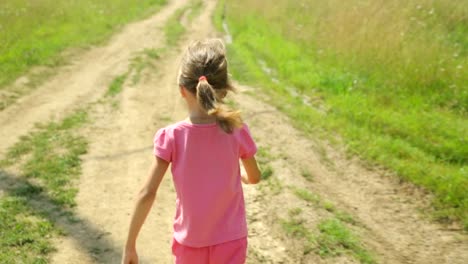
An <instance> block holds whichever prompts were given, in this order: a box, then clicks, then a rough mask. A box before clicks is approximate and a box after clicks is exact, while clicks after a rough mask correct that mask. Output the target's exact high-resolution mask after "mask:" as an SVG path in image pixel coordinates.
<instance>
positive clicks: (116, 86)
mask: <svg viewBox="0 0 468 264" xmlns="http://www.w3.org/2000/svg"><path fill="white" fill-rule="evenodd" d="M126 79H127V73H125V74H122V75H119V76H117V77H115V78H114V80H113V81H112V82H111V84H110V85H109V89H108V90H107V93H106V96H116V95H117V94H119V93H120V92H121V91H122V88H123V85H124V82H125V80H126Z"/></svg>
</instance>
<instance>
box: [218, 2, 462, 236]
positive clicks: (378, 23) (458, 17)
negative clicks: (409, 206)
mask: <svg viewBox="0 0 468 264" xmlns="http://www.w3.org/2000/svg"><path fill="white" fill-rule="evenodd" d="M225 3H226V8H225V14H224V15H225V17H226V21H227V23H228V25H229V30H230V32H231V33H232V37H233V40H234V42H233V44H232V45H230V46H228V53H229V58H230V67H231V72H232V74H233V77H234V78H235V79H237V80H239V81H242V82H248V83H250V84H254V85H257V86H260V87H263V91H264V92H265V93H267V94H269V95H270V96H271V97H272V98H273V100H272V102H273V103H274V104H276V105H277V106H278V108H279V109H281V110H282V111H284V112H285V113H287V114H288V115H289V116H290V117H291V118H292V120H293V122H294V123H295V125H297V126H298V127H300V128H301V129H303V130H305V131H306V132H309V133H312V134H314V135H317V133H319V134H321V135H326V136H327V137H329V138H330V137H331V138H333V137H335V136H338V137H340V138H342V139H344V142H345V144H346V145H347V147H348V148H347V149H348V150H349V152H350V153H353V154H357V155H359V156H361V157H362V158H365V159H367V160H368V161H371V162H372V163H376V164H379V165H383V166H385V167H386V168H389V169H390V170H392V171H394V172H395V173H396V174H397V175H399V176H400V177H402V178H403V179H406V180H409V181H411V182H414V183H416V184H417V185H419V186H423V187H425V188H427V189H428V190H431V191H432V192H433V193H434V194H435V196H436V199H435V200H434V205H435V208H436V209H437V210H436V213H435V214H434V215H436V216H437V217H438V218H439V219H441V220H454V219H461V220H462V221H464V222H465V226H466V228H468V195H467V192H466V190H468V168H467V166H466V164H467V161H468V160H467V157H468V123H467V122H466V118H467V106H468V86H467V85H468V74H463V72H466V70H465V69H466V67H468V64H467V62H468V60H467V55H468V34H465V32H468V26H467V25H468V23H466V22H467V17H468V3H467V2H463V1H444V2H440V1H429V0H427V1H426V0H420V1H416V0H415V1H397V2H391V1H390V2H388V1H370V2H369V1H367V2H359V1H346V2H342V1H337V0H332V1H322V0H315V1H314V0H307V1H299V2H291V1H285V0H280V1H277V2H275V5H269V4H266V2H264V1H255V0H254V1H245V0H241V1H229V0H228V1H225ZM217 10H218V16H221V15H223V12H222V11H223V8H221V7H218V9H217ZM215 21H217V23H218V28H221V27H220V25H219V23H221V22H222V20H221V19H219V18H215Z"/></svg>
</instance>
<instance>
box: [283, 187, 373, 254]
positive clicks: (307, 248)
mask: <svg viewBox="0 0 468 264" xmlns="http://www.w3.org/2000/svg"><path fill="white" fill-rule="evenodd" d="M293 192H294V194H295V195H296V196H298V197H299V198H301V199H303V200H304V201H306V202H310V203H312V204H314V205H316V206H320V207H322V208H323V209H325V210H327V211H329V212H330V213H332V214H333V215H332V217H331V218H329V219H325V220H322V221H320V223H319V224H318V225H317V229H318V233H313V232H312V231H310V230H309V229H308V228H307V227H306V225H305V222H304V219H302V218H300V217H299V215H300V214H301V212H302V209H301V208H294V209H291V210H290V212H289V215H290V218H289V219H288V220H282V221H281V225H282V227H283V229H284V230H285V232H286V233H287V234H289V235H292V236H293V237H296V238H299V239H304V242H305V244H304V254H308V253H310V252H311V251H315V252H316V253H317V254H319V255H320V256H322V257H334V256H340V255H343V254H348V255H351V256H353V257H354V258H356V259H357V260H359V261H360V262H361V263H376V261H375V259H374V258H373V257H372V254H371V253H370V252H369V251H368V250H367V249H365V247H364V246H363V245H362V243H361V242H360V239H359V238H358V237H357V236H356V235H354V234H353V232H352V231H351V230H350V229H349V228H348V227H347V226H346V223H347V224H353V225H355V224H356V221H355V220H354V219H353V218H352V217H351V215H349V214H347V213H345V212H342V211H339V210H337V209H336V208H335V206H334V205H333V204H332V203H330V202H326V201H322V199H321V198H320V197H319V196H318V195H314V194H312V193H311V192H309V191H307V190H305V189H299V188H293Z"/></svg>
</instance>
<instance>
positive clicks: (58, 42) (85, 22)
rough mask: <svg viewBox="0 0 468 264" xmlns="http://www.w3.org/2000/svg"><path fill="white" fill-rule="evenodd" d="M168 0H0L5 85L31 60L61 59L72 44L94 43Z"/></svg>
mask: <svg viewBox="0 0 468 264" xmlns="http://www.w3.org/2000/svg"><path fill="white" fill-rule="evenodd" d="M165 2H166V1H165V0H142V1H125V0H102V1H92V0H82V1H66V0H58V1H51V0H38V1H24V0H7V1H2V2H1V3H0V40H1V41H0V88H1V87H2V86H4V85H5V84H8V83H10V82H11V81H12V80H14V79H15V78H17V77H18V76H19V75H21V74H23V73H25V72H26V71H27V70H28V69H29V68H30V67H31V66H35V65H49V66H53V65H56V64H59V63H61V58H60V57H59V56H57V54H59V53H60V52H62V51H63V50H65V49H66V48H68V47H83V46H86V45H89V44H95V43H98V42H99V41H102V40H104V39H106V38H108V37H109V36H110V34H111V33H112V32H114V31H115V29H117V28H119V27H120V26H122V25H124V24H125V23H128V22H129V21H131V20H134V19H136V18H141V17H142V16H145V15H149V14H152V13H154V11H155V10H157V9H158V8H160V7H161V6H162V5H163V4H164V3H165Z"/></svg>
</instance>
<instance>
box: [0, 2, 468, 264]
mask: <svg viewBox="0 0 468 264" xmlns="http://www.w3.org/2000/svg"><path fill="white" fill-rule="evenodd" d="M215 2H216V1H211V0H207V1H205V7H204V8H203V9H202V12H201V15H200V16H199V17H198V18H196V19H195V21H194V22H193V23H192V25H188V30H187V34H186V36H185V37H184V39H183V41H182V42H181V45H180V46H178V47H171V49H169V51H167V52H166V54H164V55H163V56H162V58H161V59H160V60H158V61H157V65H156V66H155V68H151V69H146V71H145V72H144V73H145V75H144V78H143V79H142V81H141V82H140V83H138V84H137V85H134V86H132V85H130V84H128V83H127V84H125V85H124V89H123V91H122V93H121V94H119V95H118V100H119V107H118V109H115V108H113V107H111V106H109V105H106V104H101V105H99V104H98V105H96V107H94V108H93V109H92V110H91V115H92V118H93V123H92V125H90V126H89V127H87V128H86V129H85V130H86V136H87V138H88V139H89V141H90V147H89V151H88V154H86V155H85V156H84V157H83V160H84V162H83V173H82V176H81V178H80V182H79V183H78V186H79V194H78V197H77V203H78V206H77V208H76V214H77V216H78V218H80V219H82V220H83V221H81V222H80V223H78V224H76V225H75V226H74V227H70V228H68V230H74V231H75V232H73V233H72V234H69V235H68V236H65V237H62V238H60V239H58V240H57V241H56V247H57V248H58V252H57V253H55V254H54V255H53V258H52V263H118V262H119V258H120V253H121V248H122V246H123V243H124V240H125V235H126V230H127V227H128V223H129V215H130V212H131V210H132V207H133V198H134V197H135V194H136V191H137V190H138V188H139V186H140V184H141V183H142V181H143V180H144V178H145V177H146V173H147V170H148V168H149V165H150V162H151V160H152V156H151V147H152V146H151V143H152V137H153V135H154V133H155V131H156V130H157V129H158V128H160V127H162V126H165V125H167V124H169V123H172V122H174V121H177V120H180V119H183V118H184V115H185V109H184V106H183V102H182V100H181V99H180V98H179V96H178V90H177V85H176V73H177V69H178V62H179V59H180V53H181V50H182V47H185V46H186V45H187V43H188V42H189V41H190V40H192V39H201V38H205V37H214V36H219V34H217V33H216V32H215V30H214V28H213V26H212V25H211V14H212V12H213V10H214V6H215ZM187 3H188V1H187V0H183V1H170V3H169V4H168V5H167V6H166V7H164V8H163V9H162V10H161V12H159V13H158V14H155V15H154V16H153V17H150V18H148V19H146V20H144V21H141V22H137V23H134V24H131V25H128V26H127V27H126V28H124V29H123V30H122V32H120V33H119V34H117V35H116V36H115V37H113V38H112V39H111V40H110V41H109V42H108V44H107V45H104V46H102V47H97V48H93V49H91V50H89V51H87V52H86V53H85V54H82V55H79V56H78V57H77V58H75V59H74V61H73V62H72V64H71V65H70V66H66V67H64V68H63V69H60V70H59V73H58V74H57V75H56V76H55V77H52V78H51V79H50V80H49V81H48V82H46V83H45V84H44V85H42V86H41V87H39V88H38V89H37V90H35V91H33V92H32V93H30V94H28V95H25V96H24V97H23V98H21V99H20V100H18V101H17V102H16V103H15V104H14V105H12V106H10V107H8V108H7V109H5V110H3V111H2V112H0V124H1V127H2V129H1V132H0V136H1V137H2V140H1V141H0V155H3V154H4V153H5V152H6V150H7V148H8V147H10V146H12V145H13V144H14V143H15V142H16V140H17V139H18V137H19V136H20V135H24V134H27V132H28V131H29V130H31V129H32V127H33V124H34V122H46V121H48V120H49V119H50V118H51V117H55V118H61V117H63V116H65V115H66V114H68V113H70V112H72V111H73V110H74V109H76V108H77V107H80V106H83V105H85V104H86V103H89V102H92V101H95V100H97V99H98V98H101V97H102V96H103V94H104V93H105V91H106V89H107V87H108V85H109V83H110V82H111V80H112V79H113V78H114V77H115V76H117V75H120V74H122V73H123V72H125V71H126V70H127V68H128V67H129V61H130V59H131V57H132V55H133V54H135V53H136V52H139V51H141V50H143V49H145V48H159V47H163V46H164V45H165V39H164V37H163V36H164V34H163V31H162V25H164V22H165V21H166V20H167V19H168V18H169V17H170V15H171V14H172V13H173V12H174V11H175V10H176V9H178V8H180V7H182V6H184V5H185V4H187ZM252 91H256V90H255V88H251V87H244V86H241V87H239V93H238V94H237V95H235V96H234V97H233V98H234V100H235V101H236V102H237V104H238V105H239V107H240V109H241V110H242V111H243V112H244V117H245V121H246V122H247V123H248V124H249V125H250V127H251V131H252V133H253V134H254V136H255V138H256V139H257V141H258V144H259V146H261V147H262V148H265V149H268V151H269V152H270V155H271V156H272V157H273V158H272V159H271V161H270V165H271V166H272V168H273V171H274V176H273V177H276V178H277V179H278V180H279V181H278V182H279V187H276V188H279V190H280V191H279V192H276V191H275V190H274V189H273V188H271V186H266V187H265V183H262V184H263V185H264V186H263V187H262V186H246V187H245V192H246V200H247V210H248V218H249V233H250V235H249V250H250V253H249V261H248V262H249V263H354V262H356V260H354V259H353V258H351V257H346V256H343V257H338V258H325V259H322V258H320V257H319V256H318V255H316V254H314V253H313V252H312V253H309V254H307V255H303V251H302V248H301V245H300V242H298V241H296V240H294V239H293V238H290V237H288V236H286V235H285V234H284V232H283V231H282V230H281V228H280V227H279V225H278V219H279V218H281V219H286V218H287V217H288V213H287V212H288V210H289V209H291V208H293V207H298V206H300V207H302V208H303V211H302V215H303V217H304V218H305V219H306V224H307V225H310V226H314V225H315V224H316V223H317V222H318V221H319V220H320V219H322V218H323V217H327V215H328V214H329V213H328V212H327V211H326V210H325V209H323V208H318V207H314V206H310V205H309V204H307V203H305V202H304V201H302V200H300V199H299V198H297V197H296V196H294V194H293V192H292V191H291V190H292V189H291V187H300V188H306V189H309V190H310V191H312V192H313V193H316V194H319V195H320V196H321V197H322V198H323V199H326V200H328V201H331V202H333V204H335V205H336V207H337V208H338V209H340V210H343V211H346V212H348V213H349V214H351V215H352V216H353V218H354V219H355V220H356V222H357V224H356V225H355V226H353V227H351V228H352V230H353V231H354V232H356V233H357V234H359V236H360V237H361V238H362V240H363V242H364V244H365V245H366V247H367V248H369V249H370V250H371V251H373V252H375V253H376V255H377V256H376V258H377V260H378V262H379V263H424V264H425V263H434V264H435V263H460V264H461V263H468V239H467V236H466V235H464V234H462V233H461V232H460V231H450V230H447V228H445V227H443V226H441V225H438V224H435V223H432V222H430V221H429V220H427V219H426V218H424V217H423V216H422V215H421V214H420V213H419V212H418V211H419V210H420V208H421V207H424V206H427V205H425V203H423V202H417V203H415V202H413V201H416V200H421V199H422V200H427V197H425V196H424V195H422V194H418V193H413V194H411V193H410V192H409V191H408V189H411V190H412V189H414V188H412V187H409V188H408V187H407V186H406V185H402V184H400V183H399V182H398V181H397V180H396V178H395V177H394V176H392V175H389V174H388V173H386V172H384V171H380V170H376V169H374V170H370V169H367V168H366V167H365V166H363V164H361V163H360V162H359V161H357V160H354V159H351V160H350V159H347V158H346V157H345V155H344V154H343V153H342V152H341V151H339V150H335V149H333V148H331V147H329V146H328V145H327V144H326V143H324V142H319V141H313V140H311V139H309V138H307V137H305V136H304V135H302V134H301V132H299V131H298V130H296V129H295V128H294V127H293V126H292V125H291V124H290V122H289V121H288V118H287V117H285V116H284V115H283V114H281V113H280V112H279V111H278V110H277V109H275V108H274V107H272V106H269V105H268V104H266V103H265V102H262V101H260V100H259V99H257V98H255V97H252V96H251V95H249V94H251V92H252ZM304 170H305V171H308V172H309V173H310V174H311V175H312V176H313V180H312V181H307V180H305V179H304V177H302V176H301V173H302V172H303V171H304ZM277 190H278V189H277ZM174 208H175V193H174V189H173V187H172V182H171V175H170V174H168V175H166V177H165V179H164V180H163V183H162V185H161V188H160V190H159V192H158V197H157V201H156V204H155V207H154V209H153V211H152V213H151V214H150V216H149V218H148V219H147V222H146V224H145V226H144V228H143V230H142V235H141V236H140V237H139V240H138V250H139V254H140V258H141V260H142V263H171V261H172V257H171V254H170V240H171V224H172V223H171V221H172V217H173V214H174ZM69 233H70V232H69Z"/></svg>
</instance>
